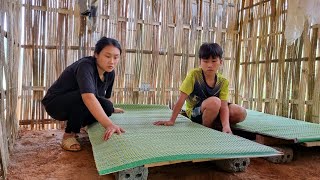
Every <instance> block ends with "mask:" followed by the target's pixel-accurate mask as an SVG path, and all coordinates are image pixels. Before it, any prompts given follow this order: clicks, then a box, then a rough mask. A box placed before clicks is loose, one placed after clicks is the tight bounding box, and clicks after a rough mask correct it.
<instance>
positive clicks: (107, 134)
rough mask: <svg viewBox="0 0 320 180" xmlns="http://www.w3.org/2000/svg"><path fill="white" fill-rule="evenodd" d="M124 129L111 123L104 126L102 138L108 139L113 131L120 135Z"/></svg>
mask: <svg viewBox="0 0 320 180" xmlns="http://www.w3.org/2000/svg"><path fill="white" fill-rule="evenodd" d="M124 132H125V131H124V129H122V128H121V127H119V126H117V125H115V124H111V125H109V126H108V127H107V128H106V131H105V132H104V135H103V139H104V140H105V141H107V140H108V139H110V138H111V136H112V134H113V133H117V134H118V135H120V134H121V133H124Z"/></svg>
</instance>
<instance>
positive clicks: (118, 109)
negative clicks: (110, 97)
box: [114, 108, 124, 113]
mask: <svg viewBox="0 0 320 180" xmlns="http://www.w3.org/2000/svg"><path fill="white" fill-rule="evenodd" d="M114 113H124V110H123V109H121V108H114Z"/></svg>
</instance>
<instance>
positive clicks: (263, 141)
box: [256, 134, 294, 146]
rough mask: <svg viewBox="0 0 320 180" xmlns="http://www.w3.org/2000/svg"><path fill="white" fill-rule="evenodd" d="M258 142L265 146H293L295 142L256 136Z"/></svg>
mask: <svg viewBox="0 0 320 180" xmlns="http://www.w3.org/2000/svg"><path fill="white" fill-rule="evenodd" d="M256 142H257V143H260V144H264V145H268V146H270V145H280V144H293V143H294V140H285V139H279V138H275V137H270V136H264V135H260V134H256Z"/></svg>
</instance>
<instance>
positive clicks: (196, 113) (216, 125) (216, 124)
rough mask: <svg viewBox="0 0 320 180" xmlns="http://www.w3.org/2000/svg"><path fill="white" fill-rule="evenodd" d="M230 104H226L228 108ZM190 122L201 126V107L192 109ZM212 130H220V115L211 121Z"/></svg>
mask: <svg viewBox="0 0 320 180" xmlns="http://www.w3.org/2000/svg"><path fill="white" fill-rule="evenodd" d="M230 104H231V103H228V106H229V105H230ZM191 121H193V122H195V123H198V124H201V125H202V112H201V105H200V106H196V107H194V108H193V110H192V113H191ZM213 129H216V130H219V131H221V130H222V124H221V119H220V113H219V114H218V116H217V117H216V119H215V120H214V121H213Z"/></svg>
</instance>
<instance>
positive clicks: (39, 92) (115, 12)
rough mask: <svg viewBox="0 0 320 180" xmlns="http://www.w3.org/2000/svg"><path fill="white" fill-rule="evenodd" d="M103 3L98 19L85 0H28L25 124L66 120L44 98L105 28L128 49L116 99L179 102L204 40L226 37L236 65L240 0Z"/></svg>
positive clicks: (229, 58)
mask: <svg viewBox="0 0 320 180" xmlns="http://www.w3.org/2000/svg"><path fill="white" fill-rule="evenodd" d="M97 4H98V10H97V14H98V16H97V17H96V18H95V19H93V18H88V17H84V16H80V6H79V4H78V1H70V0H69V1H67V0H63V1H59V3H58V2H57V1H55V0H34V1H32V2H31V1H26V3H23V4H21V8H22V11H23V13H24V17H22V19H24V20H23V21H24V25H23V26H24V27H25V28H24V32H22V33H23V34H24V36H23V37H24V38H23V41H22V45H21V47H22V56H23V61H22V67H24V68H23V69H22V74H23V76H22V84H21V87H22V89H21V98H20V99H19V100H20V102H19V120H20V125H21V126H22V127H23V128H29V129H47V128H57V127H58V128H59V127H60V125H61V124H60V123H56V122H55V121H52V120H51V119H50V117H49V116H47V114H46V113H45V111H44V109H43V107H42V106H41V104H40V100H41V98H42V97H43V95H44V93H45V91H46V90H47V88H49V87H50V85H51V84H52V83H53V82H54V81H55V80H56V79H57V77H58V75H59V74H60V73H61V72H62V70H63V69H64V68H65V67H66V66H68V65H70V64H71V63H72V62H74V61H76V60H78V59H79V58H80V57H83V56H85V55H92V54H93V51H92V50H93V47H94V45H95V42H96V41H97V40H98V39H99V38H100V37H101V36H107V37H113V38H116V39H118V40H119V41H120V43H121V45H122V48H123V49H124V51H123V54H122V57H121V60H120V62H119V65H118V67H117V69H116V73H117V78H116V82H115V86H114V93H113V100H114V102H115V103H139V104H166V105H169V106H172V104H173V103H174V102H175V101H176V99H177V96H178V94H179V91H178V89H179V85H180V84H181V82H182V80H183V79H184V77H185V76H186V74H187V71H188V70H190V69H191V68H194V67H197V66H198V63H199V59H198V58H197V56H198V55H197V53H198V52H197V51H198V48H199V46H200V45H201V44H202V43H203V42H218V43H220V44H221V45H222V47H223V48H224V50H225V61H224V67H223V68H222V69H221V70H222V71H223V72H224V73H225V74H228V73H229V71H230V69H231V70H232V69H233V68H234V67H233V66H234V64H235V61H234V59H235V58H234V57H235V53H234V52H235V48H236V45H235V39H236V33H237V31H236V30H235V28H236V18H237V17H236V16H237V1H236V0H225V1H223V0H220V1H210V0H203V1H199V0H192V1H190V0H168V1H162V0H135V1H133V0H131V1H126V0H122V1H113V0H112V1H111V0H106V1H101V0H100V1H97ZM93 21H96V22H97V23H96V25H95V26H94V25H92V23H93ZM232 75H233V74H232ZM231 79H232V76H231Z"/></svg>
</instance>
